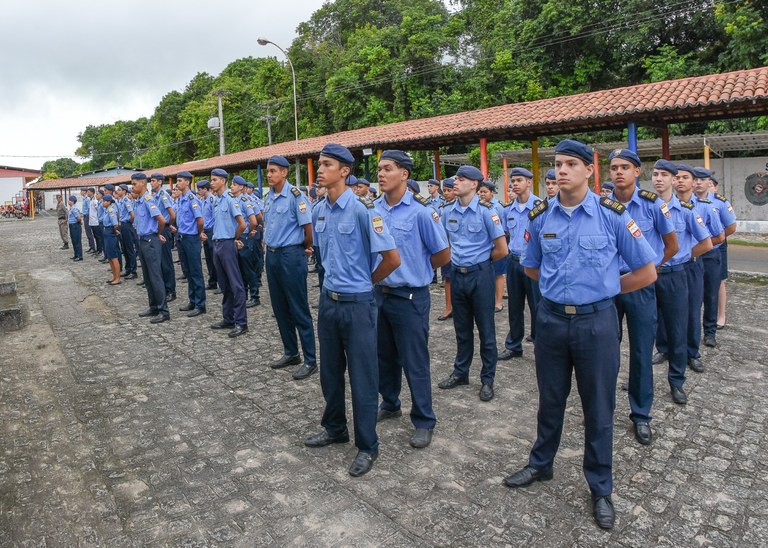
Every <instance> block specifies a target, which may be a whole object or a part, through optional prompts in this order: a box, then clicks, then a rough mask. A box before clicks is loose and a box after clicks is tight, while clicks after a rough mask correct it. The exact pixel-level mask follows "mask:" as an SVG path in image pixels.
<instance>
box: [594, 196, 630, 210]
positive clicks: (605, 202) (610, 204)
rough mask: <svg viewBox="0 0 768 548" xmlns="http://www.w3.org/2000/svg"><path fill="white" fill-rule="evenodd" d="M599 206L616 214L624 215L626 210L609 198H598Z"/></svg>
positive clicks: (619, 203)
mask: <svg viewBox="0 0 768 548" xmlns="http://www.w3.org/2000/svg"><path fill="white" fill-rule="evenodd" d="M600 205H601V206H603V207H607V208H608V209H610V210H611V211H615V212H616V213H624V212H625V211H626V210H627V208H626V207H624V204H622V203H621V202H617V201H616V200H611V199H610V198H600Z"/></svg>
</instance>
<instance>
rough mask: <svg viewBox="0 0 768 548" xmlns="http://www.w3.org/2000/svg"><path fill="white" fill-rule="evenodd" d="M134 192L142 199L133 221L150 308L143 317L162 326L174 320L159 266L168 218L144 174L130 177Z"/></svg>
mask: <svg viewBox="0 0 768 548" xmlns="http://www.w3.org/2000/svg"><path fill="white" fill-rule="evenodd" d="M131 185H133V191H134V192H135V193H136V194H137V195H138V196H139V198H137V199H136V203H135V205H134V210H133V213H134V221H135V224H136V233H137V234H138V237H139V256H140V258H141V273H142V276H143V279H144V286H145V287H146V289H147V298H148V300H149V308H147V309H146V310H145V311H144V312H141V313H140V314H139V316H141V317H152V319H151V320H150V322H151V323H161V322H164V321H167V320H170V319H171V313H170V312H169V311H168V304H167V303H166V302H165V282H164V281H163V273H162V270H161V268H162V267H161V265H160V254H161V253H162V251H161V249H160V246H162V245H163V243H164V240H165V236H163V229H164V228H165V218H164V217H163V214H162V212H161V211H160V209H159V208H158V207H157V203H156V202H155V199H154V198H153V197H152V193H151V192H150V191H148V190H147V176H146V174H144V173H134V174H133V175H131Z"/></svg>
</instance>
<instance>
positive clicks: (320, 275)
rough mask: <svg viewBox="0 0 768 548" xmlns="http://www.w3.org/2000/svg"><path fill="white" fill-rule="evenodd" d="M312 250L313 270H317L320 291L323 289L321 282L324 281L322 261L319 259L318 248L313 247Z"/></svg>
mask: <svg viewBox="0 0 768 548" xmlns="http://www.w3.org/2000/svg"><path fill="white" fill-rule="evenodd" d="M312 250H313V251H314V255H315V269H316V270H317V283H318V284H319V286H320V289H322V288H323V282H324V281H325V267H324V266H323V259H322V258H321V257H320V248H319V247H317V246H313V247H312Z"/></svg>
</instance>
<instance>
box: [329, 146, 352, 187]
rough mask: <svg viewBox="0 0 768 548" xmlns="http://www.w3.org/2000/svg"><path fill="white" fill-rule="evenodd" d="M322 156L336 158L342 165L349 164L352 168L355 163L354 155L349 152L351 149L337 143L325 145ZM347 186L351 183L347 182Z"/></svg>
mask: <svg viewBox="0 0 768 548" xmlns="http://www.w3.org/2000/svg"><path fill="white" fill-rule="evenodd" d="M320 154H321V155H322V156H329V157H331V158H335V159H336V160H338V161H339V162H341V163H342V164H348V165H350V166H351V165H352V164H354V163H355V157H354V156H352V153H351V152H350V151H349V149H348V148H347V147H345V146H341V145H337V144H336V143H328V144H327V145H325V146H324V147H323V150H321V151H320ZM347 184H349V182H347Z"/></svg>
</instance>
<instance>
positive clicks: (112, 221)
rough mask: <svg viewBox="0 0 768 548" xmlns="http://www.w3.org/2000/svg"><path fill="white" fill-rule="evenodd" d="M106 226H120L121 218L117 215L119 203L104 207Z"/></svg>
mask: <svg viewBox="0 0 768 548" xmlns="http://www.w3.org/2000/svg"><path fill="white" fill-rule="evenodd" d="M103 223H104V226H105V227H107V226H116V227H120V220H119V219H118V216H117V205H116V204H114V203H112V204H109V206H108V207H106V208H105V209H104V221H103Z"/></svg>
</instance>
